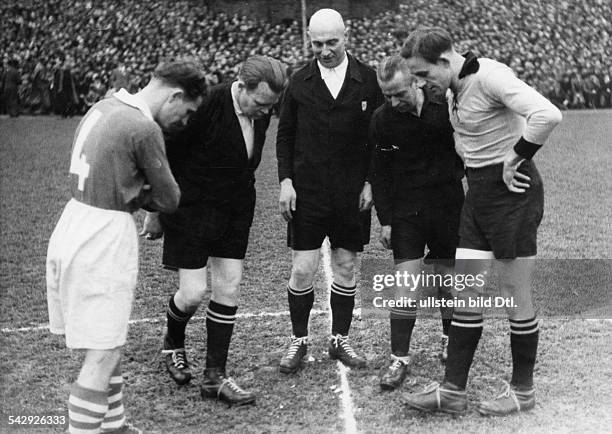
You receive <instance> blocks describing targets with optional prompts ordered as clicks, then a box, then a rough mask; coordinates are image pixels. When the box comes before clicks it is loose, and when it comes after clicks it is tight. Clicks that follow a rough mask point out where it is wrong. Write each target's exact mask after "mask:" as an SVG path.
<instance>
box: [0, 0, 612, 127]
mask: <svg viewBox="0 0 612 434" xmlns="http://www.w3.org/2000/svg"><path fill="white" fill-rule="evenodd" d="M0 14H1V16H2V18H1V19H0V47H1V51H0V57H1V58H2V70H1V71H0V72H1V76H0V77H1V80H0V91H1V96H2V97H1V99H0V103H1V104H0V113H2V114H4V113H10V114H11V115H14V114H15V113H19V112H22V113H24V112H25V113H50V112H55V113H57V114H60V115H63V116H70V115H73V114H80V113H83V112H84V111H85V110H86V109H87V108H88V107H89V106H91V105H92V104H93V103H94V102H95V101H97V100H99V99H100V98H103V97H104V96H105V95H106V94H107V93H108V92H110V91H112V90H113V89H118V88H120V87H125V88H127V89H128V90H130V91H136V90H138V89H139V88H140V87H142V86H143V85H144V84H145V83H146V82H147V80H148V78H149V77H150V73H151V71H152V70H153V68H154V67H155V65H156V64H157V63H158V62H159V61H161V60H163V59H165V58H175V57H180V56H185V55H188V56H195V57H197V58H199V59H200V60H201V62H202V63H203V65H204V66H205V67H206V68H207V72H208V76H209V81H210V83H217V82H219V81H222V80H228V79H231V78H232V77H234V76H235V74H236V72H237V67H238V65H239V63H240V62H241V61H242V60H243V59H245V58H246V57H248V56H250V55H253V54H267V55H270V56H273V57H276V58H278V59H280V60H282V61H283V62H285V63H287V64H289V65H291V66H293V67H297V66H299V65H301V64H302V63H303V62H304V61H305V60H307V59H305V58H304V53H303V51H302V33H301V25H300V23H299V20H294V21H284V22H280V23H271V22H267V21H260V20H257V19H255V18H253V17H248V16H228V15H227V14H224V13H213V12H211V11H210V10H208V9H207V7H206V6H205V5H203V4H202V2H198V1H195V0H179V1H172V0H154V1H147V2H142V1H138V0H130V1H125V0H123V1H122V0H95V1H93V0H85V1H83V0H47V1H44V2H36V1H28V0H19V1H18V0H3V1H2V2H1V3H0ZM346 24H347V26H348V28H349V32H350V33H349V47H350V51H351V52H352V53H353V54H355V55H356V56H357V57H359V58H360V59H362V60H363V61H365V62H366V63H369V64H370V65H372V66H376V64H377V63H378V61H379V60H380V59H381V58H383V57H384V56H386V55H388V54H390V53H393V52H394V51H396V50H397V48H398V47H399V46H401V43H402V41H403V39H404V38H405V37H406V36H407V34H408V33H409V32H410V31H411V30H412V29H414V28H416V27H417V26H419V25H437V26H441V27H444V28H446V29H448V30H449V31H450V32H451V34H452V35H453V37H454V38H455V40H457V41H460V42H459V48H460V49H461V50H467V49H469V50H472V51H474V52H476V53H478V54H479V55H481V56H486V57H491V58H494V59H496V60H499V61H501V62H504V63H506V64H508V65H510V66H511V67H512V68H513V69H514V71H515V72H516V73H517V75H518V76H519V77H521V78H522V79H524V80H525V81H526V82H527V83H529V84H531V85H532V86H534V87H535V88H537V89H538V90H539V91H541V92H542V93H544V94H545V95H546V96H548V98H550V99H551V100H552V101H553V102H554V103H555V104H556V105H558V106H559V107H561V108H600V107H612V90H611V87H612V84H611V78H610V77H611V75H612V38H611V35H612V1H610V0H403V2H402V4H401V5H400V8H399V10H393V11H387V12H385V13H382V14H378V15H375V16H372V17H363V18H359V19H347V20H346Z"/></svg>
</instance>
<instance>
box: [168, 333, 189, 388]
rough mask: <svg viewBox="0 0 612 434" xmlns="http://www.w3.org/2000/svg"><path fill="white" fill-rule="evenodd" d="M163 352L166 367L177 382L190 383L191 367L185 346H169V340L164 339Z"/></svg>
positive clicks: (181, 383) (180, 383)
mask: <svg viewBox="0 0 612 434" xmlns="http://www.w3.org/2000/svg"><path fill="white" fill-rule="evenodd" d="M162 354H164V356H165V362H166V369H167V370H168V373H169V374H170V377H172V379H173V380H174V381H175V382H176V384H179V385H183V384H187V383H189V381H190V380H191V369H190V368H189V362H187V354H186V353H185V348H168V340H167V339H164V349H163V350H162Z"/></svg>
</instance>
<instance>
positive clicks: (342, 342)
mask: <svg viewBox="0 0 612 434" xmlns="http://www.w3.org/2000/svg"><path fill="white" fill-rule="evenodd" d="M328 353H329V357H330V358H331V359H332V360H340V361H341V362H342V363H344V365H345V366H348V367H349V368H364V367H365V365H366V360H365V359H364V358H363V357H361V356H359V355H357V353H355V350H353V348H352V347H351V345H350V344H349V342H348V336H342V335H340V334H337V335H335V336H332V337H331V339H330V340H329V347H328Z"/></svg>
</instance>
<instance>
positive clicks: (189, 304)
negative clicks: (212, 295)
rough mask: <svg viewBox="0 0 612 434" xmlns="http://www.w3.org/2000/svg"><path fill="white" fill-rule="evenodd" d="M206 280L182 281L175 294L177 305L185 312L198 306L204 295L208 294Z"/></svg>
mask: <svg viewBox="0 0 612 434" xmlns="http://www.w3.org/2000/svg"><path fill="white" fill-rule="evenodd" d="M206 289H207V288H206V280H205V279H204V280H202V281H199V282H198V281H193V280H191V281H189V282H183V281H181V282H180V284H179V290H178V291H177V293H176V295H175V296H174V302H175V304H176V306H177V307H178V308H179V309H181V310H182V311H184V312H189V311H193V310H195V309H197V308H198V306H199V305H200V303H202V300H203V299H204V295H205V294H206Z"/></svg>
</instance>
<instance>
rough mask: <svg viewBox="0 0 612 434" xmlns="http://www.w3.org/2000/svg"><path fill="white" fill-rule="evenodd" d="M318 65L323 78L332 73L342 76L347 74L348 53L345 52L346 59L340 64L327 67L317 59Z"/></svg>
mask: <svg viewBox="0 0 612 434" xmlns="http://www.w3.org/2000/svg"><path fill="white" fill-rule="evenodd" d="M317 65H318V66H319V71H321V78H323V79H325V78H326V77H329V75H331V74H334V73H335V74H338V75H339V76H340V77H345V76H346V69H347V68H348V53H346V51H345V52H344V60H342V62H340V64H339V65H338V66H336V67H334V68H326V67H325V66H323V64H322V63H321V62H319V61H318V60H317Z"/></svg>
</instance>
